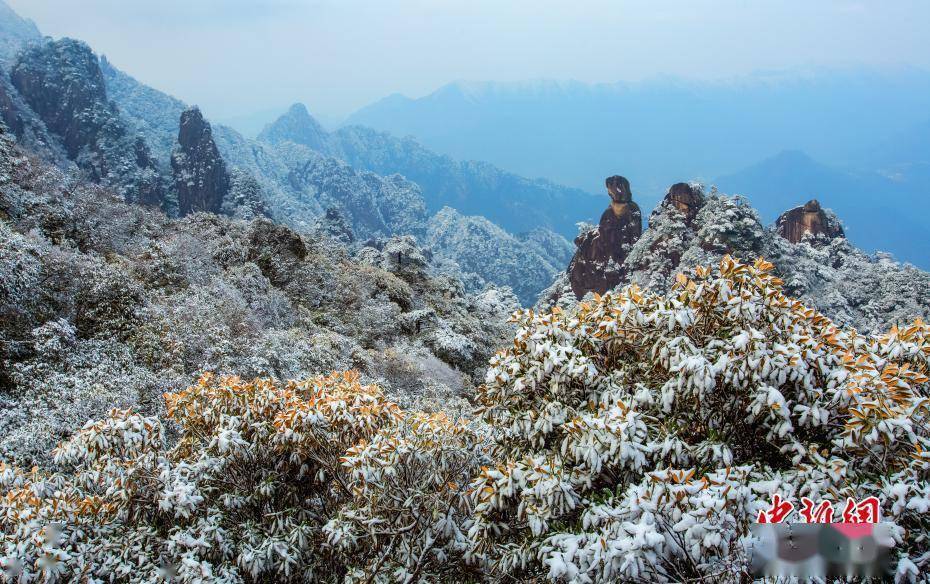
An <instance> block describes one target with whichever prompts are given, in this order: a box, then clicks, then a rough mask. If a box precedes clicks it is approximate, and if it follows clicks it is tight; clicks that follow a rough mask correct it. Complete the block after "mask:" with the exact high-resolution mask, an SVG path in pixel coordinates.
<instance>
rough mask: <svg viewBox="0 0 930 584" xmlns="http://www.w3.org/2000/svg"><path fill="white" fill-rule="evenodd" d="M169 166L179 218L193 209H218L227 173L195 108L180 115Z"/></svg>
mask: <svg viewBox="0 0 930 584" xmlns="http://www.w3.org/2000/svg"><path fill="white" fill-rule="evenodd" d="M171 169H172V171H173V172H174V182H175V187H176V188H177V192H178V212H179V214H180V215H181V216H182V217H183V216H184V215H189V214H191V213H195V212H197V211H206V212H209V213H219V212H220V211H221V209H222V207H223V200H224V199H225V197H226V195H227V194H228V193H229V174H228V173H227V172H226V163H225V162H223V158H222V157H221V156H220V152H219V150H217V148H216V143H215V142H214V141H213V130H212V129H211V128H210V123H209V122H207V121H206V120H204V119H203V114H201V113H200V109H198V108H196V107H193V108H190V109H187V110H186V111H185V112H184V113H183V114H181V125H180V130H179V132H178V148H177V149H176V150H175V152H174V154H173V155H172V157H171Z"/></svg>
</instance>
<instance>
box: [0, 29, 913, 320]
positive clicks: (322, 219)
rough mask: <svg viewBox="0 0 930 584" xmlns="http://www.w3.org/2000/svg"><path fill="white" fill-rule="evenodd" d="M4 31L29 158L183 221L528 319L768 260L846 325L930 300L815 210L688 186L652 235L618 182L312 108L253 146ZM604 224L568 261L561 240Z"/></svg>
mask: <svg viewBox="0 0 930 584" xmlns="http://www.w3.org/2000/svg"><path fill="white" fill-rule="evenodd" d="M8 16H9V15H8V14H7V15H6V16H5V15H4V13H3V12H2V11H0V40H3V41H4V42H7V43H8V45H7V46H14V45H15V46H17V47H18V49H19V52H18V54H16V56H15V57H10V58H9V60H8V61H7V63H6V67H5V70H4V71H3V74H0V115H2V118H3V121H4V123H5V124H6V125H7V127H8V128H9V129H10V130H11V131H12V133H13V134H15V135H16V138H17V140H18V141H19V142H20V144H21V145H22V146H23V147H24V148H26V149H27V150H29V151H31V152H32V153H35V154H38V155H39V156H40V157H41V158H43V159H44V160H45V161H47V162H51V163H53V164H55V165H57V166H59V167H61V168H65V169H77V170H79V171H80V172H81V173H82V174H83V176H84V177H85V178H86V179H88V180H90V181H92V182H96V183H99V184H101V185H103V186H104V187H108V188H111V189H113V190H114V191H116V192H118V193H119V194H120V195H121V196H122V197H123V198H124V200H126V201H129V202H137V203H141V204H143V205H147V206H151V207H158V208H160V209H161V210H162V211H164V212H165V213H167V214H168V215H169V216H172V217H173V216H186V215H191V214H195V213H197V212H210V213H220V214H225V215H230V216H233V217H236V218H241V219H252V218H256V217H262V216H266V217H270V218H272V219H273V220H275V221H277V222H279V223H283V224H285V225H287V226H289V227H291V228H293V229H295V230H297V231H299V232H302V233H305V234H312V235H314V236H316V237H331V238H333V239H334V240H335V241H339V242H342V243H343V244H345V245H347V246H349V248H350V249H351V250H354V251H355V252H359V253H361V250H364V249H382V248H383V247H384V246H385V245H386V243H385V242H386V241H388V240H389V239H390V238H393V237H397V236H414V237H416V238H417V239H418V241H419V244H420V245H423V246H424V250H423V255H424V257H426V258H429V269H430V270H431V271H432V272H433V273H436V274H447V275H451V276H453V277H454V278H458V279H460V280H461V281H463V282H464V283H465V286H466V289H467V290H468V291H470V292H475V291H478V290H480V289H482V288H483V287H485V286H487V285H488V284H497V285H505V286H509V287H511V288H512V289H513V290H515V291H516V292H517V293H518V295H519V298H520V300H521V302H523V304H524V305H529V304H532V303H533V302H534V301H535V300H536V299H537V297H538V294H539V292H540V291H541V290H543V288H545V286H546V285H547V284H549V283H550V282H552V280H553V278H555V277H556V276H559V274H560V273H561V276H559V279H558V281H557V282H556V286H555V288H552V289H550V290H549V291H547V292H546V294H545V295H544V296H545V297H546V298H549V299H554V298H557V297H560V296H563V294H562V293H563V292H564V291H565V289H568V290H569V291H570V293H571V296H572V298H577V297H583V296H584V295H585V294H586V293H588V292H591V291H594V292H604V291H607V290H610V289H611V288H613V287H615V286H617V285H622V284H625V283H628V282H636V283H640V284H643V285H644V286H647V287H652V288H655V289H663V288H664V287H667V286H668V285H669V283H670V281H671V278H672V277H673V276H674V274H675V273H676V272H677V271H678V270H687V269H689V268H690V267H691V266H694V265H696V263H697V262H699V261H705V260H706V261H711V262H713V261H714V259H715V258H717V257H719V256H720V255H721V254H723V253H734V254H737V255H740V256H741V257H743V258H751V257H753V256H756V255H764V256H766V257H769V258H771V259H773V261H774V262H775V264H776V266H777V267H778V268H779V270H781V273H782V275H783V276H785V279H786V281H787V282H788V285H789V287H793V288H791V291H792V292H793V293H795V294H796V295H801V294H807V295H808V296H809V297H814V296H818V295H819V297H818V298H812V300H811V301H812V302H813V303H814V304H817V303H818V302H820V303H821V304H818V306H822V307H824V310H825V312H828V313H830V314H832V315H834V316H836V317H837V318H844V319H846V321H847V322H853V323H856V324H861V325H862V326H863V327H872V326H873V325H877V324H884V323H885V322H886V321H887V320H888V318H892V317H893V318H897V316H901V317H902V318H903V317H905V316H907V317H911V316H915V315H923V314H926V306H927V304H928V301H927V298H926V296H927V293H926V292H924V291H923V290H924V289H925V288H921V287H920V286H917V287H916V288H915V287H914V286H915V284H914V282H920V283H922V282H924V276H925V275H924V273H923V272H919V271H918V270H915V269H914V268H912V267H910V266H900V265H899V264H894V263H893V262H891V261H890V260H889V258H888V257H887V256H884V255H878V256H869V255H867V254H864V253H862V252H860V251H859V250H857V249H856V248H854V247H853V246H852V245H851V244H849V243H848V242H847V241H846V240H845V238H844V237H843V235H844V230H843V228H842V227H841V226H840V224H839V222H838V220H836V218H835V216H833V215H832V213H829V212H827V211H825V210H823V209H820V208H819V204H818V203H816V202H811V203H809V204H807V205H805V206H803V207H799V208H797V209H792V210H790V211H788V212H786V213H785V214H784V215H783V216H782V217H780V218H779V220H778V222H777V223H776V225H775V227H774V228H766V227H764V226H763V225H762V222H761V220H760V219H759V217H758V214H756V213H755V212H754V211H753V210H752V209H751V208H750V207H748V205H746V204H745V202H743V201H742V200H741V199H733V198H727V197H721V196H719V195H717V194H716V192H711V193H710V194H709V195H705V194H704V193H703V190H702V189H700V188H698V187H697V186H695V185H689V184H686V183H678V184H675V185H673V186H672V187H671V188H670V189H669V192H668V194H667V195H666V197H665V199H664V200H663V201H662V202H661V203H660V204H659V205H658V206H657V207H656V208H655V210H654V211H653V212H652V214H651V215H650V217H649V226H648V228H647V229H645V230H643V228H642V218H641V215H642V213H641V211H640V209H639V206H638V205H637V203H636V202H635V201H633V198H632V191H631V189H630V187H629V183H628V182H627V181H626V180H625V179H622V178H621V177H612V178H611V179H610V180H609V181H608V182H609V184H608V192H609V194H610V195H611V204H610V206H609V208H608V209H607V210H606V211H604V210H603V203H602V201H603V200H602V199H599V198H598V197H594V196H591V195H589V194H587V193H585V192H583V191H580V190H577V189H571V188H567V187H563V186H560V185H555V184H553V183H550V182H548V181H544V180H531V179H526V178H523V177H519V176H517V175H514V174H511V173H508V172H505V171H503V170H501V169H499V168H497V167H495V166H493V165H490V164H487V163H483V162H473V161H457V160H453V159H452V158H450V157H448V156H444V155H439V154H436V153H434V152H432V151H430V150H428V149H426V148H424V147H423V146H422V145H421V144H419V143H418V142H417V141H416V140H414V139H413V138H409V137H408V138H403V139H401V138H396V137H394V136H391V135H389V134H386V133H383V132H378V131H375V130H371V129H369V128H364V127H359V126H349V127H343V128H340V129H338V130H336V131H333V132H327V131H326V130H325V129H324V128H323V127H322V126H321V125H320V124H319V123H317V122H316V121H315V120H314V119H313V117H312V116H311V115H310V113H309V112H308V111H307V108H306V107H304V106H303V105H300V104H297V105H295V106H293V107H292V108H290V110H289V111H288V112H286V113H285V114H284V115H283V116H281V117H280V119H278V120H277V121H275V122H274V123H272V124H270V125H269V126H268V127H266V128H265V130H264V131H263V132H262V134H261V135H260V137H259V139H257V140H249V139H246V138H244V137H243V136H241V135H240V134H238V133H237V132H235V131H233V130H231V129H229V128H226V127H223V126H215V127H211V125H210V124H209V122H208V121H207V120H206V119H205V118H204V116H203V115H202V114H201V112H200V111H199V110H198V109H196V108H189V107H188V106H187V105H186V104H184V103H182V102H181V101H179V100H177V99H174V98H172V97H170V96H168V95H165V94H164V93H161V92H159V91H157V90H155V89H152V88H150V87H147V86H145V85H143V84H141V83H139V82H137V81H136V80H135V79H133V78H132V77H130V76H129V75H126V74H125V73H122V72H121V71H119V70H118V69H116V68H115V67H114V66H113V65H112V64H111V63H110V61H109V60H108V59H106V58H103V57H101V58H99V59H98V58H96V57H95V56H94V54H93V52H92V51H91V50H90V48H89V47H87V45H85V44H84V43H81V42H79V41H74V40H70V39H62V40H58V41H53V40H50V39H43V38H41V37H40V36H38V34H32V32H30V31H29V29H30V25H29V24H28V23H27V24H24V22H25V21H22V22H20V21H17V22H13V23H12V24H9V22H7V21H9V20H10V19H9V18H7V17H8ZM20 20H21V19H20ZM7 25H9V26H7ZM4 27H7V28H4ZM33 32H35V31H33ZM13 53H14V52H13V51H11V52H10V54H13ZM795 178H796V179H797V180H801V179H802V178H803V177H795ZM790 184H794V183H790ZM788 190H791V191H801V190H802V189H800V188H794V187H793V188H790V189H788ZM602 211H603V212H602ZM598 213H601V215H600V217H601V220H600V222H599V224H598V225H597V226H596V227H594V228H593V229H590V230H586V231H585V232H583V233H581V234H580V235H579V236H578V237H577V239H576V246H577V248H576V250H574V251H575V254H574V257H572V251H573V250H572V247H571V244H569V243H568V241H567V240H566V239H565V238H564V237H563V235H565V234H568V233H570V232H571V231H573V230H574V227H575V225H576V224H577V223H576V222H577V221H578V220H579V219H586V218H590V217H595V216H597V214H598ZM560 234H562V235H560ZM799 250H802V251H799ZM803 250H810V252H808V251H803ZM366 253H367V252H366ZM805 254H806V255H805ZM566 265H568V269H567V270H564V267H565V266H566ZM818 266H819V267H818ZM854 269H857V270H859V271H860V272H862V273H863V274H865V275H864V276H861V277H860V276H859V274H855V275H856V277H858V278H859V280H861V281H871V282H872V283H871V284H870V287H871V288H872V289H882V288H883V287H884V286H886V284H885V283H884V282H886V281H895V282H896V283H897V285H898V288H899V290H903V292H900V293H899V294H898V297H897V298H895V299H889V298H885V297H882V298H869V297H858V296H857V297H854V296H856V295H857V294H858V295H860V296H862V295H863V294H864V293H863V294H860V293H861V291H858V290H853V289H852V287H849V286H845V287H843V290H842V291H840V292H834V291H832V290H830V289H829V285H832V284H830V283H831V282H842V281H843V278H850V277H851V276H852V275H853V273H852V270H854ZM805 270H806V271H805ZM844 270H849V271H844ZM883 276H888V277H887V278H884V279H883ZM906 278H910V280H907V281H904V280H905V279H906Z"/></svg>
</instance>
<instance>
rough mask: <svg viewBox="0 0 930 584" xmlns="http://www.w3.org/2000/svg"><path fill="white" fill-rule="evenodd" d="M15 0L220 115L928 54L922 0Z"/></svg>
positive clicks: (44, 23)
mask: <svg viewBox="0 0 930 584" xmlns="http://www.w3.org/2000/svg"><path fill="white" fill-rule="evenodd" d="M7 1H8V3H9V4H10V5H11V6H12V7H13V8H14V9H15V10H16V11H17V12H19V13H20V14H21V15H22V16H25V17H28V18H31V19H33V20H34V21H35V22H36V24H38V26H39V28H40V29H41V30H42V31H43V32H44V33H45V34H47V35H51V36H54V37H60V36H72V37H76V38H80V39H82V40H85V41H87V42H88V43H89V44H90V45H91V46H92V47H93V48H94V49H95V50H96V51H97V52H98V53H104V54H106V55H107V56H108V57H109V58H110V60H111V61H112V62H113V63H114V64H115V65H116V66H117V67H119V68H121V69H123V70H125V71H126V72H128V73H130V74H132V75H133V76H135V77H137V78H138V79H140V80H141V81H143V82H145V83H148V84H150V85H153V86H154V87H156V88H158V89H161V90H163V91H167V92H168V93H171V94H173V95H175V96H177V97H179V98H181V99H183V100H184V101H186V102H188V103H196V104H199V105H200V106H201V107H203V108H204V110H205V111H207V113H208V115H211V116H214V117H216V118H224V117H231V116H236V115H241V114H249V113H253V112H257V111H260V110H263V109H270V108H276V107H279V106H282V105H287V104H290V103H292V102H294V101H303V102H305V103H306V104H307V105H308V107H309V108H310V109H311V111H313V112H316V113H318V114H322V115H323V117H324V118H326V119H334V118H337V117H339V116H342V115H345V114H348V113H350V112H351V111H353V110H355V109H357V108H358V107H361V106H363V105H366V104H368V103H370V102H372V101H374V100H376V99H378V98H380V97H383V96H385V95H387V94H390V93H394V92H400V93H404V94H406V95H411V96H419V95H423V94H426V93H429V92H430V91H432V90H434V89H435V88H437V87H438V86H440V85H442V84H444V83H447V82H449V81H453V80H457V79H468V80H524V79H538V78H551V79H577V80H581V81H617V80H638V79H643V78H649V77H653V76H658V75H675V76H684V77H689V78H718V77H730V76H734V75H740V74H743V73H748V72H752V71H756V70H768V69H795V68H812V67H813V68H817V67H849V66H859V65H866V66H877V67H885V66H917V67H921V68H924V69H930V2H928V1H925V0H910V1H897V0H882V1H878V0H876V1H870V2H854V1H844V0H778V1H775V0H772V1H761V0H760V1H737V0H716V1H702V0H662V1H660V2H624V1H618V0H614V1H608V0H596V1H583V0H574V1H572V0H563V1H550V0H531V1H530V0H461V1H459V0H397V1H391V0H255V1H249V0H79V1H75V0H7Z"/></svg>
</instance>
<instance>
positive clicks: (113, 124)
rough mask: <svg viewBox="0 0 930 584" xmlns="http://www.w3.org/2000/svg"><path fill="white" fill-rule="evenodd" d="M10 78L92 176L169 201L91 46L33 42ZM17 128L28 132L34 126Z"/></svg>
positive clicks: (156, 202)
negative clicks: (113, 97)
mask: <svg viewBox="0 0 930 584" xmlns="http://www.w3.org/2000/svg"><path fill="white" fill-rule="evenodd" d="M10 80H11V85H12V87H13V88H15V90H16V92H17V93H18V94H19V96H21V98H22V100H23V102H24V103H25V104H27V105H28V107H29V109H30V110H31V111H32V112H34V113H35V114H36V115H37V116H38V118H39V119H41V121H42V122H43V124H44V126H45V128H46V130H47V132H48V134H50V135H53V136H55V137H56V138H57V140H58V141H59V142H60V144H61V147H62V148H63V150H64V152H65V154H66V155H67V157H68V159H70V160H71V161H73V162H74V163H75V164H77V166H78V167H79V168H80V169H81V170H83V171H84V172H85V173H86V174H87V176H88V178H89V179H90V180H92V181H94V182H100V183H104V184H107V185H111V186H113V187H115V188H117V189H118V190H119V191H120V192H121V193H122V194H123V196H124V197H125V198H126V200H127V201H131V202H138V203H142V204H145V205H151V206H160V205H161V204H162V203H163V201H164V187H163V184H162V180H161V177H160V175H159V172H158V170H157V168H156V165H155V162H154V160H153V158H152V157H151V155H150V152H149V149H148V146H147V145H146V144H145V141H144V140H143V139H142V138H140V137H138V136H134V135H133V134H132V132H130V129H129V127H128V125H127V124H126V123H125V122H124V120H122V119H121V117H120V115H119V112H118V110H117V108H116V107H115V105H114V104H112V103H110V102H109V101H108V100H107V93H106V86H105V84H104V80H103V74H102V73H101V71H100V66H99V64H98V62H97V58H96V57H95V56H94V54H93V53H92V52H91V50H90V49H89V48H88V47H87V45H85V44H84V43H81V42H79V41H75V40H71V39H62V40H59V41H54V42H53V41H48V42H45V43H42V44H38V45H35V46H31V47H29V48H27V49H26V50H25V51H24V52H23V53H21V54H20V55H19V57H18V59H17V61H16V63H15V64H14V65H13V67H12V69H11V72H10ZM8 101H10V102H12V100H8ZM13 129H14V131H15V130H16V129H19V130H20V135H26V130H27V129H28V126H25V125H14V126H13Z"/></svg>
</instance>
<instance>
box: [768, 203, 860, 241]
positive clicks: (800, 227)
mask: <svg viewBox="0 0 930 584" xmlns="http://www.w3.org/2000/svg"><path fill="white" fill-rule="evenodd" d="M775 230H776V231H777V232H778V234H779V235H781V236H782V237H784V238H785V239H787V240H788V241H790V242H791V243H798V242H799V241H801V240H802V239H804V236H805V235H811V236H813V237H814V238H815V239H819V238H825V239H827V240H830V239H836V238H837V237H844V233H843V227H842V226H841V225H840V223H839V221H837V220H836V217H834V216H832V215H829V214H827V212H826V211H824V210H823V209H822V208H821V207H820V202H819V201H818V200H817V199H811V200H810V201H808V202H806V203H804V204H803V205H802V206H800V207H795V208H794V209H789V210H788V211H785V212H784V213H782V214H781V216H780V217H779V218H778V220H777V221H776V222H775Z"/></svg>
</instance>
